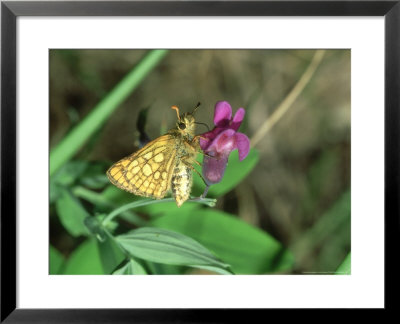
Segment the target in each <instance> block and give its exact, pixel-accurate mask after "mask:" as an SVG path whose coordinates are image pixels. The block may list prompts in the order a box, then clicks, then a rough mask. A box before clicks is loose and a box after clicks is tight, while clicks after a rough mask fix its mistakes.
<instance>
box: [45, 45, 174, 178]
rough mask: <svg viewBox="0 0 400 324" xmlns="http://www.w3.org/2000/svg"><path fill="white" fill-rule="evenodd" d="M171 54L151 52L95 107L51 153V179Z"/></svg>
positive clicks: (158, 51) (157, 51)
mask: <svg viewBox="0 0 400 324" xmlns="http://www.w3.org/2000/svg"><path fill="white" fill-rule="evenodd" d="M167 53H168V50H152V51H150V52H149V53H148V54H147V55H146V56H145V57H144V58H143V59H142V60H141V61H140V62H139V64H138V65H136V66H135V68H133V69H132V70H131V72H129V73H128V74H127V75H126V76H125V77H124V78H123V79H122V81H120V82H119V83H118V84H117V86H116V87H115V88H114V89H113V90H111V92H109V94H108V95H107V96H106V97H105V98H104V99H103V100H102V101H100V102H99V104H98V105H97V106H96V107H94V109H93V110H92V111H91V113H90V114H89V115H87V116H86V117H85V119H83V120H82V121H81V122H80V123H79V124H78V125H77V126H76V127H75V128H73V129H72V130H71V131H70V132H69V133H68V135H67V136H66V137H65V138H64V139H63V140H62V141H61V142H60V143H59V144H58V145H57V146H56V147H54V149H52V151H51V153H50V176H51V175H52V174H54V172H55V171H57V170H58V169H59V168H60V167H61V166H62V165H63V164H64V163H66V162H67V161H69V160H70V159H71V158H72V157H73V156H74V155H75V153H76V152H77V151H78V150H79V149H80V148H81V146H82V144H83V143H84V142H85V141H86V140H88V139H89V138H90V136H92V135H93V133H95V132H96V130H98V129H99V128H100V127H101V126H102V125H103V124H104V123H105V121H106V120H107V119H108V117H109V116H110V115H111V114H112V113H113V112H114V110H115V109H116V108H117V107H118V106H119V105H120V104H121V103H122V102H123V101H124V100H125V99H126V98H127V97H128V95H130V94H131V93H132V91H133V90H135V89H136V88H137V86H138V85H139V84H140V83H141V82H142V80H143V79H144V78H145V77H146V76H147V75H148V74H149V73H150V71H151V70H152V69H153V68H154V67H155V66H156V65H157V64H158V63H159V62H160V61H161V60H162V59H163V57H164V56H165V55H166V54H167Z"/></svg>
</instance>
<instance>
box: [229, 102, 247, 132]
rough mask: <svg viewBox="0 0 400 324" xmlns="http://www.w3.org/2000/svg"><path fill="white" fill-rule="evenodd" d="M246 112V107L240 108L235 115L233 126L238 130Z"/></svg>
mask: <svg viewBox="0 0 400 324" xmlns="http://www.w3.org/2000/svg"><path fill="white" fill-rule="evenodd" d="M245 114H246V111H245V110H244V108H239V109H238V111H237V112H236V114H235V116H234V117H233V120H232V123H231V128H232V129H234V130H235V131H237V130H238V129H239V127H240V124H241V123H242V121H243V118H244V115H245Z"/></svg>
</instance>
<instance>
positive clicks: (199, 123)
mask: <svg viewBox="0 0 400 324" xmlns="http://www.w3.org/2000/svg"><path fill="white" fill-rule="evenodd" d="M194 123H195V124H198V125H204V126H206V127H207V130H208V131H210V127H208V125H207V124H206V123H201V122H194Z"/></svg>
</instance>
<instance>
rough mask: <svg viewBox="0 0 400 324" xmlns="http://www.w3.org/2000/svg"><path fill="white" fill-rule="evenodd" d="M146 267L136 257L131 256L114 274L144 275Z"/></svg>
mask: <svg viewBox="0 0 400 324" xmlns="http://www.w3.org/2000/svg"><path fill="white" fill-rule="evenodd" d="M144 274H147V272H146V269H145V268H144V267H143V266H142V265H141V264H140V263H139V262H137V261H136V260H135V259H132V258H130V259H129V260H128V261H127V262H126V263H125V264H124V265H123V266H122V267H121V268H119V269H117V270H115V271H114V272H113V275H144Z"/></svg>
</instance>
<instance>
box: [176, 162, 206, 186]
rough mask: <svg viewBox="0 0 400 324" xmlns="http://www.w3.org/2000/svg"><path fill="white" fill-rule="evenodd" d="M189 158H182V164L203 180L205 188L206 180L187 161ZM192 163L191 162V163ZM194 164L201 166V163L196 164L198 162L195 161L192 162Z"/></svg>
mask: <svg viewBox="0 0 400 324" xmlns="http://www.w3.org/2000/svg"><path fill="white" fill-rule="evenodd" d="M189 158H190V157H189V156H188V157H186V158H185V157H184V158H183V159H182V162H183V163H184V164H185V165H186V166H187V167H189V168H190V169H192V170H193V171H194V172H196V173H197V174H198V175H199V177H200V178H201V179H202V180H203V182H204V184H205V185H206V186H207V182H206V180H204V178H203V175H202V174H201V173H200V172H199V171H197V169H196V168H195V167H194V166H193V165H192V164H191V163H190V162H189V161H188V159H189ZM192 162H193V161H192ZM194 162H195V163H197V164H198V165H200V166H201V163H200V162H198V161H196V160H194Z"/></svg>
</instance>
